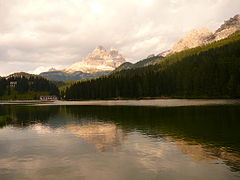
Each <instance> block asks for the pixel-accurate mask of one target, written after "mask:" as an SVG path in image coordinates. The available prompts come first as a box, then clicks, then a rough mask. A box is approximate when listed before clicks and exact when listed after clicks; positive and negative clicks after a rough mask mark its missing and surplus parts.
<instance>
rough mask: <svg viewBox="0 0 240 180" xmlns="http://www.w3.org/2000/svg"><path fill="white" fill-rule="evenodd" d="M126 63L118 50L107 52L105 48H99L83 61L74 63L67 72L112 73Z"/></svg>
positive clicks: (112, 49) (113, 49)
mask: <svg viewBox="0 0 240 180" xmlns="http://www.w3.org/2000/svg"><path fill="white" fill-rule="evenodd" d="M124 62H126V60H125V58H124V57H123V56H122V55H121V54H119V52H118V50H117V49H115V48H111V49H110V50H106V49H105V48H104V47H102V46H98V47H96V49H94V50H93V52H91V53H90V54H88V55H87V56H86V57H85V58H84V59H83V60H82V61H80V62H77V63H74V64H73V65H71V66H70V67H69V68H67V69H66V72H68V73H72V72H76V71H81V72H84V73H96V72H102V71H112V70H114V69H115V68H117V67H118V66H120V65H121V64H122V63H124Z"/></svg>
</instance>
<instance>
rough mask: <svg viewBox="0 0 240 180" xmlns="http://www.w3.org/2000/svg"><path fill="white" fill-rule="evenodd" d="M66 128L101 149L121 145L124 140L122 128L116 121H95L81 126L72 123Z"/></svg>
mask: <svg viewBox="0 0 240 180" xmlns="http://www.w3.org/2000/svg"><path fill="white" fill-rule="evenodd" d="M66 129H67V130H69V131H70V132H71V133H73V134H74V135H75V136H77V137H80V138H82V139H85V140H86V141H87V142H89V143H91V144H94V145H95V146H96V148H97V149H99V150H101V151H105V150H106V149H107V148H114V147H116V146H119V145H121V143H122V141H123V140H124V135H123V132H122V130H121V129H119V128H118V127H117V126H116V124H114V123H102V122H94V123H89V124H84V125H81V126H79V125H75V124H70V125H68V126H67V127H66Z"/></svg>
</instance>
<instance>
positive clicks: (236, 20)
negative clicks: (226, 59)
mask: <svg viewBox="0 0 240 180" xmlns="http://www.w3.org/2000/svg"><path fill="white" fill-rule="evenodd" d="M238 30H240V15H239V14H238V15H236V16H234V17H233V18H230V19H229V20H227V21H225V22H224V24H223V25H221V27H220V28H219V29H217V31H216V32H215V40H216V41H218V40H221V39H224V38H227V37H228V36H229V35H231V34H233V33H235V32H236V31H238Z"/></svg>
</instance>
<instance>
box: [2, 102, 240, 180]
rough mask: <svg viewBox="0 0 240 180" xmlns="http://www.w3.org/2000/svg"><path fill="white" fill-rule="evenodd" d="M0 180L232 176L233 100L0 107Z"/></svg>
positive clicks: (236, 145)
mask: <svg viewBox="0 0 240 180" xmlns="http://www.w3.org/2000/svg"><path fill="white" fill-rule="evenodd" d="M0 179H1V180H28V179H29V180H30V179H31V180H32V179H36V180H48V179H54V180H55V179H56V180H59V179H64V180H65V179H67V180H68V179H70V180H75V179H76V180H79V179H80V180H81V179H90V180H108V179H109V180H115V179H117V180H118V179H119V180H129V179H137V180H151V179H163V180H175V179H177V180H188V179H193V180H228V179H232V180H237V179H240V100H174V99H173V100H140V101H137V100H135V101H134V100H132V101H127V100H126V101H79V102H64V101H58V102H50V103H38V102H25V103H23V102H1V103H0Z"/></svg>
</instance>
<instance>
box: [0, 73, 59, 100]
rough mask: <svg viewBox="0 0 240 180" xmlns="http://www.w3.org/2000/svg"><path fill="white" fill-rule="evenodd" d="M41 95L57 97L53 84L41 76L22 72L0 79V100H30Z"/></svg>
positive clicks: (57, 91)
mask: <svg viewBox="0 0 240 180" xmlns="http://www.w3.org/2000/svg"><path fill="white" fill-rule="evenodd" d="M41 95H56V96H58V95H59V90H58V88H57V86H56V85H55V84H53V83H52V82H50V81H48V80H47V79H45V78H42V77H41V76H37V75H32V74H27V73H24V72H21V73H14V74H11V75H9V76H7V77H0V100H20V99H21V100H22V99H26V100H31V99H39V96H41Z"/></svg>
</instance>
